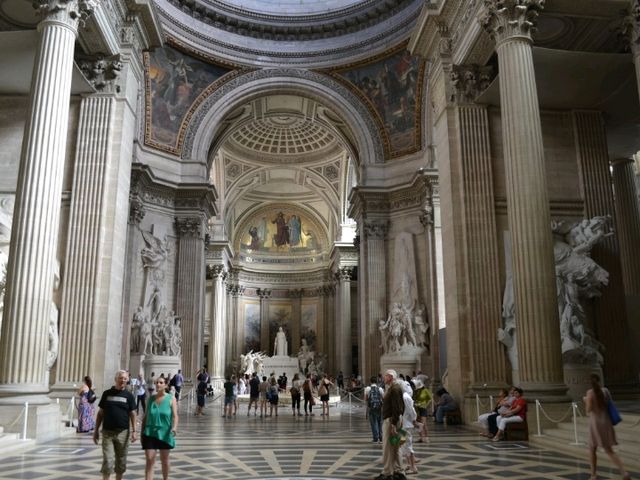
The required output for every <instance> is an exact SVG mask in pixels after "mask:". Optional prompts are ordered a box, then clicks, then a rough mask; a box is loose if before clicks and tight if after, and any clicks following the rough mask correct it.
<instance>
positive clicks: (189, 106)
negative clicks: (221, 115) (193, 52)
mask: <svg viewBox="0 0 640 480" xmlns="http://www.w3.org/2000/svg"><path fill="white" fill-rule="evenodd" d="M232 71H233V68H232V67H228V66H223V65H219V64H215V63H209V62H205V61H203V60H200V59H198V58H195V57H194V56H190V55H188V54H186V53H184V52H183V51H181V50H178V49H177V48H173V47H171V46H165V47H163V48H158V49H155V50H154V51H153V52H151V53H147V54H145V89H146V125H145V143H146V144H147V145H150V146H153V147H156V148H159V149H161V150H165V151H168V152H171V153H180V149H181V148H182V136H183V135H184V129H185V128H186V125H187V124H188V121H189V119H190V117H191V114H192V112H193V111H194V110H195V109H196V108H197V106H198V105H199V104H200V103H201V102H202V100H204V98H206V97H207V96H208V95H209V94H210V93H211V91H212V90H214V89H216V88H218V87H219V85H220V84H222V83H224V82H225V81H227V80H228V79H229V78H230V77H232V76H233V75H228V74H230V72H232ZM225 75H228V77H226V78H224V79H223V77H225Z"/></svg>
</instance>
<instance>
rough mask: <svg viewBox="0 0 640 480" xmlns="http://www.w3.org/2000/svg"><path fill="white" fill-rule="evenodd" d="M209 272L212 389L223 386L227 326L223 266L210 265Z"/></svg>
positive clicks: (209, 352) (209, 362)
mask: <svg viewBox="0 0 640 480" xmlns="http://www.w3.org/2000/svg"><path fill="white" fill-rule="evenodd" d="M209 272H210V273H211V275H212V276H213V305H212V308H211V328H210V331H211V334H210V335H209V351H208V354H209V358H207V364H208V365H209V375H210V376H211V383H212V384H213V386H214V388H218V389H221V388H222V386H223V384H224V368H225V356H226V350H227V325H226V324H225V321H224V303H225V301H226V296H225V291H224V277H225V271H224V265H212V266H211V267H210V268H209Z"/></svg>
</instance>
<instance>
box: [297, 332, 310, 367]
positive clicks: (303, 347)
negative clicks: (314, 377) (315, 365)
mask: <svg viewBox="0 0 640 480" xmlns="http://www.w3.org/2000/svg"><path fill="white" fill-rule="evenodd" d="M300 343H301V344H300V350H298V365H299V367H300V371H301V372H303V373H305V372H306V371H307V367H308V366H309V363H311V361H312V360H313V357H314V352H312V351H311V349H310V348H309V345H307V339H306V338H303V339H302V340H301V341H300Z"/></svg>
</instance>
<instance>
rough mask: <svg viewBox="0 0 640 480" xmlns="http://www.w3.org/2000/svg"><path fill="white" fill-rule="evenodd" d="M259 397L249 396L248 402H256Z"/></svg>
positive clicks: (258, 395)
mask: <svg viewBox="0 0 640 480" xmlns="http://www.w3.org/2000/svg"><path fill="white" fill-rule="evenodd" d="M259 397H260V394H257V395H251V396H249V401H250V402H257V401H258V398H259Z"/></svg>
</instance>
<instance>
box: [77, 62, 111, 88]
mask: <svg viewBox="0 0 640 480" xmlns="http://www.w3.org/2000/svg"><path fill="white" fill-rule="evenodd" d="M78 65H79V67H80V70H82V73H83V74H84V76H85V77H86V79H87V80H89V83H91V85H93V87H94V88H95V89H96V90H97V91H98V92H105V93H110V92H119V91H120V87H119V86H118V85H116V80H117V79H118V77H119V76H120V70H122V62H120V58H119V56H115V57H110V58H105V57H104V56H103V55H98V56H97V57H95V58H85V59H82V60H80V61H79V62H78Z"/></svg>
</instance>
